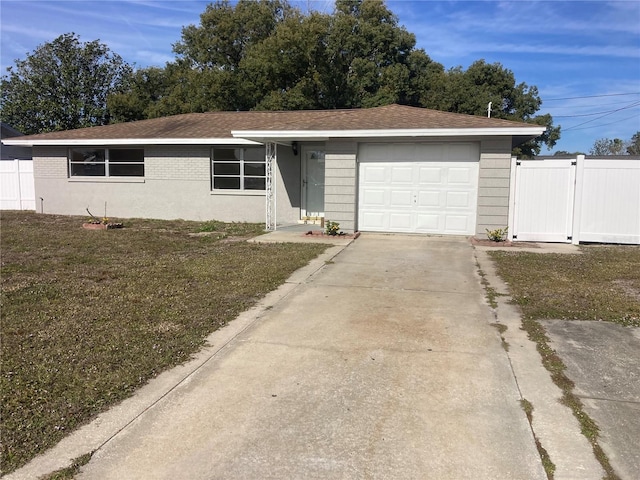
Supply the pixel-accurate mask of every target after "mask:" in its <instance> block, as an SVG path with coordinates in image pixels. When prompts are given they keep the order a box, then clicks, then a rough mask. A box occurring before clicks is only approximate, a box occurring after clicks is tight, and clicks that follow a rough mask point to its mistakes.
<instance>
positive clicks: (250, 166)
mask: <svg viewBox="0 0 640 480" xmlns="http://www.w3.org/2000/svg"><path fill="white" fill-rule="evenodd" d="M244 174H245V175H251V176H252V177H260V176H262V177H264V176H265V175H266V174H267V172H266V167H265V164H264V163H245V164H244Z"/></svg>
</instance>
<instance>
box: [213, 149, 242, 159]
mask: <svg viewBox="0 0 640 480" xmlns="http://www.w3.org/2000/svg"><path fill="white" fill-rule="evenodd" d="M213 160H214V161H218V160H240V149H239V148H214V149H213Z"/></svg>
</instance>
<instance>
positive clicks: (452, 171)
mask: <svg viewBox="0 0 640 480" xmlns="http://www.w3.org/2000/svg"><path fill="white" fill-rule="evenodd" d="M447 179H448V182H447V183H448V184H449V185H471V184H472V182H473V175H472V172H471V169H470V168H468V167H463V168H455V167H451V168H449V175H448V176H447Z"/></svg>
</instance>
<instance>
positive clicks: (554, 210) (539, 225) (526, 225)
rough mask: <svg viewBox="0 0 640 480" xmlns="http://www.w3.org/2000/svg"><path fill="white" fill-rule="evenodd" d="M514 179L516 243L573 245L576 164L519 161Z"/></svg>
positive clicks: (512, 229) (569, 161)
mask: <svg viewBox="0 0 640 480" xmlns="http://www.w3.org/2000/svg"><path fill="white" fill-rule="evenodd" d="M512 172H513V170H512ZM514 176H515V178H513V176H512V186H513V189H512V195H513V197H514V198H513V201H514V203H513V206H514V208H513V212H514V213H513V221H512V223H511V224H512V225H513V227H512V228H511V232H510V234H511V235H513V239H514V240H519V241H531V242H566V243H571V240H572V230H573V199H574V191H575V178H576V160H575V159H573V160H572V159H558V160H546V159H545V160H544V161H542V160H526V161H520V160H518V161H516V162H515V173H514Z"/></svg>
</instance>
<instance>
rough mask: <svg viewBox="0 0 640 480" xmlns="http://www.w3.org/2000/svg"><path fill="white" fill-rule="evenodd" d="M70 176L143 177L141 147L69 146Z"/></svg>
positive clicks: (142, 153) (142, 150) (142, 152)
mask: <svg viewBox="0 0 640 480" xmlns="http://www.w3.org/2000/svg"><path fill="white" fill-rule="evenodd" d="M69 176H70V177H144V149H143V148H71V149H69Z"/></svg>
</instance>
